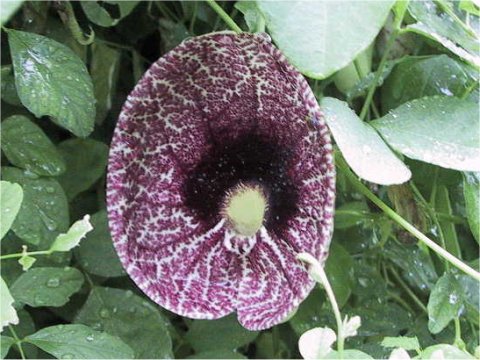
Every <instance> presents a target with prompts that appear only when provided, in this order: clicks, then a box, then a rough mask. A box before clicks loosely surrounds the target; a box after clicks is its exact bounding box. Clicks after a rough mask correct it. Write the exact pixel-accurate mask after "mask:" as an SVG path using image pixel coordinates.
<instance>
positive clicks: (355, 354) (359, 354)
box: [324, 349, 373, 360]
mask: <svg viewBox="0 0 480 360" xmlns="http://www.w3.org/2000/svg"><path fill="white" fill-rule="evenodd" d="M324 359H345V360H347V359H352V360H361V359H373V358H372V357H371V356H370V355H368V354H367V353H364V352H363V351H360V350H350V349H349V350H343V354H342V356H340V354H339V353H338V351H336V350H332V351H330V352H329V353H328V354H327V356H326V357H324Z"/></svg>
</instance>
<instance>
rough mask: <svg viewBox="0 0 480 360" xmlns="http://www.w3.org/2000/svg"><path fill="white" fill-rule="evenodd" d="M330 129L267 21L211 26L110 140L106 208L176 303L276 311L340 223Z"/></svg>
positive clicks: (248, 312) (121, 246) (165, 61)
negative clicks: (265, 27)
mask: <svg viewBox="0 0 480 360" xmlns="http://www.w3.org/2000/svg"><path fill="white" fill-rule="evenodd" d="M334 182H335V174H334V166H333V159H332V146H331V143H330V139H329V134H328V130H327V128H326V126H325V123H324V121H323V118H322V114H321V112H320V109H319V107H318V104H317V102H316V100H315V98H314V96H313V94H312V92H311V90H310V88H309V87H308V84H307V82H306V81H305V79H304V78H303V77H302V76H301V75H300V74H299V73H298V72H297V71H296V70H295V69H294V68H293V67H292V66H291V65H289V64H288V62H287V61H286V59H285V58H284V57H283V55H282V54H281V53H280V52H279V50H277V49H276V48H275V47H273V46H272V44H271V43H270V39H269V38H268V36H267V35H265V34H257V35H253V34H241V35H236V34H233V33H230V32H224V33H215V34H209V35H204V36H200V37H196V38H192V39H189V40H187V41H185V42H183V43H182V44H181V45H179V46H178V47H177V48H175V49H174V50H172V51H170V52H169V53H167V54H166V55H165V56H163V57H162V58H160V59H159V60H158V61H157V62H156V63H154V64H153V65H152V67H151V68H150V69H149V70H148V71H147V72H146V74H145V75H144V77H143V78H142V79H141V80H140V81H139V83H138V84H137V86H136V87H135V89H134V90H133V91H132V93H131V94H130V96H129V97H128V100H127V102H126V103H125V105H124V107H123V110H122V113H121V115H120V118H119V121H118V124H117V128H116V130H115V134H114V137H113V140H112V144H111V152H110V160H109V169H108V189H107V197H108V213H109V223H110V229H111V232H112V236H113V241H114V244H115V248H116V250H117V252H118V254H119V256H120V259H121V261H122V263H123V265H124V267H125V269H126V270H127V272H128V274H129V275H130V276H131V278H132V279H133V280H134V281H135V282H136V283H137V285H138V286H139V287H140V288H141V289H142V290H143V291H144V292H145V294H147V295H148V296H149V297H150V298H151V299H153V300H154V301H155V302H157V303H158V304H160V305H161V306H163V307H165V308H166V309H168V310H171V311H173V312H175V313H177V314H180V315H183V316H187V317H190V318H196V319H215V318H219V317H222V316H225V315H227V314H229V313H231V312H233V311H236V312H237V314H238V318H239V321H240V323H241V324H242V325H243V326H245V327H246V328H248V329H265V328H268V327H271V326H273V325H275V324H277V323H279V322H281V321H282V319H284V318H285V317H286V316H287V315H288V314H289V313H290V312H291V311H292V310H293V309H294V308H295V307H297V306H298V304H299V303H300V302H301V301H302V300H303V299H304V298H305V297H306V296H307V295H308V293H309V292H310V290H311V289H312V287H313V286H314V281H313V280H312V279H311V278H310V277H309V275H308V273H307V270H306V268H305V265H304V264H302V263H301V262H300V261H299V260H297V259H296V255H297V254H298V253H300V252H307V253H310V254H312V255H313V256H315V257H316V258H317V259H319V260H320V261H324V260H325V258H326V256H327V253H328V246H329V243H330V238H331V232H332V217H333V205H334V195H335V192H334V185H335V184H334Z"/></svg>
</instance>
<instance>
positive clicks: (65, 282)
mask: <svg viewBox="0 0 480 360" xmlns="http://www.w3.org/2000/svg"><path fill="white" fill-rule="evenodd" d="M82 284H83V275H82V273H81V272H80V271H78V270H77V269H75V268H71V267H65V268H54V267H35V268H32V269H30V270H29V271H27V272H25V273H23V274H22V275H21V276H20V277H19V278H18V279H17V280H16V281H15V282H14V283H13V285H12V287H11V290H12V295H13V297H14V298H15V301H18V302H20V303H24V304H27V305H30V306H33V307H40V306H56V307H58V306H62V305H65V304H66V303H67V302H68V300H69V298H70V296H72V295H73V294H75V293H76V292H77V291H78V290H80V288H81V287H82Z"/></svg>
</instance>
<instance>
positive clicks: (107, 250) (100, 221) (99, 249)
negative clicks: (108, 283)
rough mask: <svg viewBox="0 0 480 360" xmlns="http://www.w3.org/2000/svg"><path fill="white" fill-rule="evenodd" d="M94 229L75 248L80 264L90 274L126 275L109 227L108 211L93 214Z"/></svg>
mask: <svg viewBox="0 0 480 360" xmlns="http://www.w3.org/2000/svg"><path fill="white" fill-rule="evenodd" d="M91 221H92V225H93V231H92V232H90V233H89V234H87V236H86V238H85V239H84V240H83V241H82V243H81V244H80V247H78V249H76V250H75V256H76V257H77V259H78V261H79V263H80V265H81V266H82V267H83V268H84V269H85V270H86V271H88V272H89V273H90V274H94V275H98V276H105V277H117V276H123V275H125V271H124V270H123V267H122V264H121V263H120V260H119V258H118V255H117V252H116V251H115V249H114V247H113V243H112V238H111V236H110V230H109V228H108V219H107V212H106V211H105V210H102V211H99V212H98V213H96V214H93V215H92V219H91Z"/></svg>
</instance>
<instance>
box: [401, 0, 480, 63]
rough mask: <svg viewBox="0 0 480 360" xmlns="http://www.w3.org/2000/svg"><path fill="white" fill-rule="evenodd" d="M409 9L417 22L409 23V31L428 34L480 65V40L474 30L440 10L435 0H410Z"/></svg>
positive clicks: (464, 57)
mask: <svg viewBox="0 0 480 360" xmlns="http://www.w3.org/2000/svg"><path fill="white" fill-rule="evenodd" d="M447 6H449V5H447ZM408 10H409V12H410V14H411V15H412V16H413V17H414V18H415V19H416V20H417V23H415V24H412V25H408V26H407V27H406V30H407V31H411V32H415V33H417V34H420V35H423V36H426V37H428V38H429V39H432V40H434V41H436V42H438V43H439V44H441V45H442V46H444V47H445V48H447V49H448V50H450V51H451V52H452V53H454V54H455V55H457V56H460V57H461V58H463V59H465V60H466V61H468V62H469V63H471V64H472V65H476V66H480V55H479V54H480V42H479V41H478V37H477V35H476V34H475V32H474V31H473V30H471V31H467V30H466V29H465V28H464V27H462V26H461V25H460V24H459V23H458V22H456V21H455V20H454V19H452V18H451V17H450V16H449V15H447V14H446V13H444V12H442V11H440V8H439V7H438V6H437V3H436V2H434V1H433V0H422V1H410V3H409V7H408Z"/></svg>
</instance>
